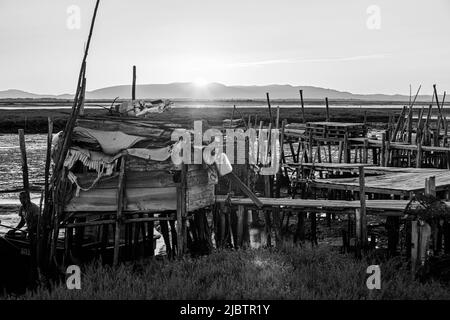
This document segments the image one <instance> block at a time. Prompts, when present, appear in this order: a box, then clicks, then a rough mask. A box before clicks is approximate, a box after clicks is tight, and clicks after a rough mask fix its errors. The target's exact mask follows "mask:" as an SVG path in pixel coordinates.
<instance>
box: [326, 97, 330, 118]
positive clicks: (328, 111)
mask: <svg viewBox="0 0 450 320" xmlns="http://www.w3.org/2000/svg"><path fill="white" fill-rule="evenodd" d="M325 108H326V110H325V111H326V116H327V119H326V120H327V122H329V121H330V107H329V106H328V98H325Z"/></svg>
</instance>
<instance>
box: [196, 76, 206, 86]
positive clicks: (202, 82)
mask: <svg viewBox="0 0 450 320" xmlns="http://www.w3.org/2000/svg"><path fill="white" fill-rule="evenodd" d="M194 84H195V85H196V86H197V87H199V88H201V87H205V86H206V85H207V84H208V81H206V79H204V78H196V79H195V80H194Z"/></svg>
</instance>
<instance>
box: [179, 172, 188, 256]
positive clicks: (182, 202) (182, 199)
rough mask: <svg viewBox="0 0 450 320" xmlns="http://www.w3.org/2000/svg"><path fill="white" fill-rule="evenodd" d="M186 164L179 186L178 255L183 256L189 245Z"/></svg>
mask: <svg viewBox="0 0 450 320" xmlns="http://www.w3.org/2000/svg"><path fill="white" fill-rule="evenodd" d="M186 170H187V168H186V165H185V164H183V165H182V169H181V180H180V184H179V186H178V187H177V234H178V238H177V240H178V241H177V256H178V257H181V256H182V255H183V253H184V248H185V245H187V233H186V216H187V208H186V205H187V204H186Z"/></svg>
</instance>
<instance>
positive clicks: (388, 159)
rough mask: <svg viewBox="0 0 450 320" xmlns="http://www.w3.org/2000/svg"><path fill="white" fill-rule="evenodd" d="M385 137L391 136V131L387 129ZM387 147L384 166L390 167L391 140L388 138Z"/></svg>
mask: <svg viewBox="0 0 450 320" xmlns="http://www.w3.org/2000/svg"><path fill="white" fill-rule="evenodd" d="M385 137H389V131H386V134H385ZM385 148H386V156H385V157H384V160H385V161H386V162H385V164H384V166H385V167H389V165H390V163H391V142H390V141H389V139H386V144H385Z"/></svg>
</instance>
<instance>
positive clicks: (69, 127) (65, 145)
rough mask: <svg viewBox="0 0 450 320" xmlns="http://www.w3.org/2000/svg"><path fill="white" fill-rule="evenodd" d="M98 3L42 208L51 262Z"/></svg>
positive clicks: (98, 2) (83, 92)
mask: <svg viewBox="0 0 450 320" xmlns="http://www.w3.org/2000/svg"><path fill="white" fill-rule="evenodd" d="M99 4H100V0H97V2H96V4H95V9H94V13H93V16H92V20H91V26H90V29H89V36H88V41H87V44H86V47H85V51H84V56H83V60H82V62H81V68H80V73H79V75H78V83H77V89H76V92H75V98H74V102H73V106H72V113H71V115H70V117H69V119H68V121H67V123H66V127H65V129H64V132H63V136H62V139H61V143H60V144H59V152H58V154H57V157H56V158H57V159H56V161H55V169H54V171H53V175H52V182H51V185H52V195H53V196H52V200H53V206H52V208H51V209H50V208H49V207H50V206H49V207H48V208H44V212H45V214H46V215H47V214H50V213H49V212H50V211H51V212H53V214H54V216H53V228H54V230H53V239H52V241H51V244H50V254H49V257H48V258H49V259H48V261H49V262H50V263H51V261H54V253H55V251H56V242H57V238H58V223H59V222H58V215H59V213H60V212H59V211H60V209H61V208H62V207H63V203H62V200H63V199H57V197H59V196H60V195H62V194H64V192H62V193H61V192H60V191H61V190H60V189H61V188H63V186H62V183H61V181H62V180H63V178H64V176H63V173H64V170H62V169H63V165H64V160H65V158H66V155H67V152H68V150H69V147H70V141H71V137H72V131H73V128H74V126H75V121H76V119H77V117H78V115H79V113H80V109H81V107H82V105H83V102H84V96H85V90H86V77H85V75H86V59H87V56H88V52H89V47H90V43H91V39H92V33H93V30H94V25H95V19H96V16H97V11H98V6H99Z"/></svg>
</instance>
